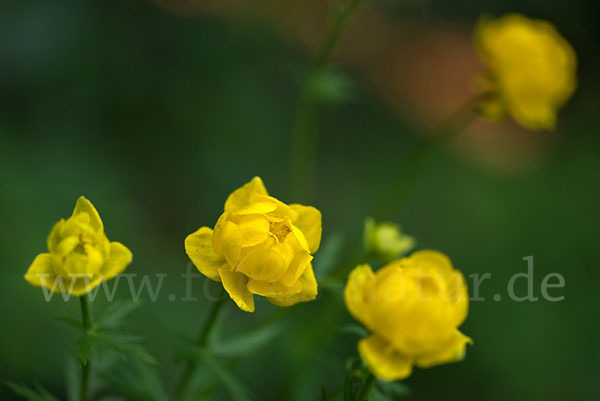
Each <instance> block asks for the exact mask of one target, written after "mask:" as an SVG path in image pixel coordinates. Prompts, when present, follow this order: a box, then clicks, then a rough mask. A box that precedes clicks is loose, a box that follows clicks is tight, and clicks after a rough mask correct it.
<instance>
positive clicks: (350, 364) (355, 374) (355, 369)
mask: <svg viewBox="0 0 600 401" xmlns="http://www.w3.org/2000/svg"><path fill="white" fill-rule="evenodd" d="M365 373H366V372H365V368H364V366H363V363H362V361H361V359H360V358H359V357H352V358H348V360H347V361H346V379H345V381H344V401H355V400H356V397H357V396H358V392H359V390H360V386H361V383H362V381H363V379H364V378H365V377H366V374H365Z"/></svg>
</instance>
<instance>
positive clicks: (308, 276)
mask: <svg viewBox="0 0 600 401" xmlns="http://www.w3.org/2000/svg"><path fill="white" fill-rule="evenodd" d="M297 283H300V284H301V285H302V291H300V292H299V293H298V294H295V295H291V296H286V295H279V296H273V297H269V298H267V301H269V302H271V303H272V304H273V305H277V306H291V305H294V304H297V303H298V302H307V301H312V300H313V299H315V298H316V297H317V293H318V288H317V279H316V278H315V273H314V271H313V268H312V265H311V264H310V263H309V264H308V266H307V267H306V269H304V272H303V273H302V275H301V276H300V278H299V279H298V281H297Z"/></svg>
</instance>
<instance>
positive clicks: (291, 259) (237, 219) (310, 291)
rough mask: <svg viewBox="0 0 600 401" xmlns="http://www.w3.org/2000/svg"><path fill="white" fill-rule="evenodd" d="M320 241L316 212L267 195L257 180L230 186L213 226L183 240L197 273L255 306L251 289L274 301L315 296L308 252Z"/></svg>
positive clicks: (241, 303) (238, 300) (290, 302)
mask: <svg viewBox="0 0 600 401" xmlns="http://www.w3.org/2000/svg"><path fill="white" fill-rule="evenodd" d="M320 242H321V212H319V211H318V210H317V209H315V208H314V207H311V206H303V205H298V204H291V205H286V204H285V203H283V202H281V201H279V200H277V199H275V198H273V197H271V196H269V194H268V193H267V190H266V189H265V186H264V185H263V182H262V180H261V179H260V178H259V177H254V178H253V179H252V181H250V182H249V183H247V184H245V185H244V186H243V187H241V188H239V189H237V190H236V191H234V192H233V193H232V194H231V195H229V197H228V198H227V201H226V202H225V211H224V212H223V214H222V215H221V217H219V220H218V221H217V224H216V225H215V228H214V231H213V230H212V229H210V228H209V227H201V228H200V229H199V230H198V231H196V232H195V233H193V234H190V235H189V236H188V237H187V238H186V239H185V250H186V252H187V254H188V256H189V257H190V259H191V260H192V262H193V263H194V265H196V267H197V268H198V270H199V271H200V273H202V274H204V275H205V276H207V277H208V278H210V279H212V280H214V281H221V282H222V283H223V287H224V288H225V290H226V291H227V293H229V296H230V297H231V299H233V300H234V301H235V303H236V304H237V305H238V307H239V308H240V309H242V310H244V311H247V312H253V311H254V294H256V295H262V296H264V297H267V299H268V300H269V302H271V303H273V304H275V305H278V306H290V305H293V304H296V303H298V302H304V301H311V300H313V299H315V298H316V296H317V281H316V279H315V275H314V273H313V268H312V264H311V260H312V258H313V257H312V254H313V253H315V252H316V251H317V249H318V248H319V243H320Z"/></svg>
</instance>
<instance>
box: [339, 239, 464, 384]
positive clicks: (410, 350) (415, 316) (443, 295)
mask: <svg viewBox="0 0 600 401" xmlns="http://www.w3.org/2000/svg"><path fill="white" fill-rule="evenodd" d="M344 300H345V301H346V307H347V308H348V310H349V311H350V313H351V314H352V315H353V316H354V317H355V318H356V319H358V320H359V321H360V322H361V323H363V324H364V325H365V326H366V327H367V328H368V329H369V331H371V332H372V334H371V335H370V336H369V337H367V338H364V339H362V340H360V342H359V343H358V351H359V353H360V355H361V357H362V359H363V360H364V361H365V363H366V364H367V366H368V367H369V369H370V370H371V371H372V372H373V374H374V375H375V376H377V377H379V378H381V379H384V380H398V379H403V378H405V377H408V376H410V374H411V372H412V367H413V365H417V366H419V367H422V368H427V367H430V366H434V365H439V364H443V363H447V362H454V361H459V360H462V359H463V358H464V355H465V345H466V344H467V343H470V342H471V339H470V338H469V337H467V336H465V335H464V334H462V333H461V332H460V331H459V330H458V326H460V325H461V323H462V322H463V321H464V320H465V318H466V317H467V313H468V306H469V296H468V293H467V287H466V285H465V281H464V277H463V276H462V274H461V273H460V272H459V271H458V270H455V269H454V268H453V267H452V263H451V262H450V259H448V257H447V256H446V255H444V254H443V253H440V252H437V251H429V250H425V251H419V252H415V253H413V254H412V255H411V256H409V257H406V258H402V259H399V260H396V261H394V262H391V263H389V264H388V265H386V266H385V267H383V268H381V269H380V270H378V271H377V273H373V270H372V269H371V266H369V265H360V266H357V267H356V268H355V269H354V270H353V271H352V273H350V277H349V278H348V283H347V284H346V288H345V289H344Z"/></svg>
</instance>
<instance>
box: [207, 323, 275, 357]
mask: <svg viewBox="0 0 600 401" xmlns="http://www.w3.org/2000/svg"><path fill="white" fill-rule="evenodd" d="M280 331H281V326H280V325H268V326H263V327H259V328H257V329H254V330H250V331H248V332H245V333H243V334H241V335H238V336H235V337H231V338H226V339H223V340H219V341H215V342H213V343H212V344H210V350H211V351H212V352H213V353H214V354H215V355H218V356H227V357H229V356H239V355H245V354H248V353H250V352H254V351H256V350H257V349H259V348H261V347H263V346H265V345H267V344H268V343H269V342H270V341H271V340H272V339H273V338H275V337H276V336H277V335H278V334H279V332H280Z"/></svg>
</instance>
